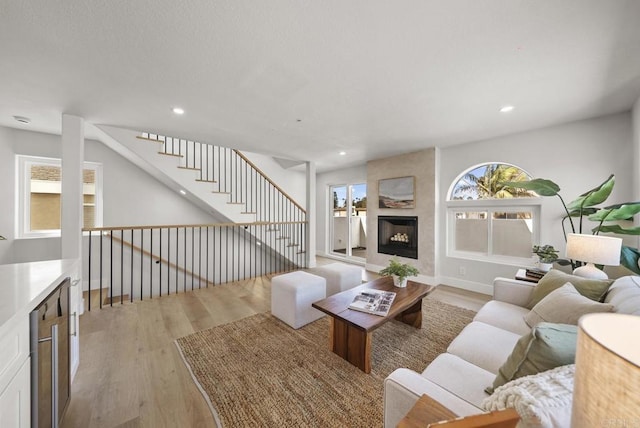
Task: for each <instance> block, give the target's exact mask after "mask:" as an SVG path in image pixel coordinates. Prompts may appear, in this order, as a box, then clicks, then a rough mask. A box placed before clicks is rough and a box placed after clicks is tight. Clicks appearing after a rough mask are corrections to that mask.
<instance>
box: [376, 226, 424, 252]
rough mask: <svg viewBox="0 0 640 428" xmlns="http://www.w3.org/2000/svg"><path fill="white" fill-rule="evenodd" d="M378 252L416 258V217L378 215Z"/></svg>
mask: <svg viewBox="0 0 640 428" xmlns="http://www.w3.org/2000/svg"><path fill="white" fill-rule="evenodd" d="M378 253H381V254H391V255H394V256H400V257H407V258H410V259H417V258H418V217H403V216H378Z"/></svg>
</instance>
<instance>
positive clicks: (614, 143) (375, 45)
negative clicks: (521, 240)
mask: <svg viewBox="0 0 640 428" xmlns="http://www.w3.org/2000/svg"><path fill="white" fill-rule="evenodd" d="M271 6H272V7H267V6H266V5H264V6H257V5H253V4H251V3H250V2H246V3H243V2H240V3H228V2H212V3H211V4H209V5H197V6H196V5H182V4H174V3H173V2H169V1H164V0H163V1H160V2H158V3H157V4H154V5H153V6H150V7H148V8H145V7H143V6H141V5H127V6H126V7H124V6H121V7H118V6H114V5H92V7H91V8H87V7H86V6H84V5H82V4H80V3H78V2H72V3H69V4H64V5H62V4H58V3H54V2H44V1H38V2H35V3H34V2H32V3H31V4H29V5H22V4H20V5H18V4H12V5H8V6H7V8H6V14H5V13H3V16H2V17H0V23H1V24H2V25H1V27H2V29H0V35H1V37H0V40H1V41H0V46H2V51H3V52H5V55H4V56H5V57H6V64H7V65H6V67H5V68H4V70H3V72H2V78H1V79H0V88H2V90H1V91H0V92H2V93H3V97H2V100H0V180H1V182H2V183H3V184H2V185H1V186H0V199H1V200H3V201H4V203H3V204H2V206H1V207H0V235H1V236H2V237H3V238H4V239H2V240H0V265H8V264H14V263H22V262H37V261H43V260H53V259H59V258H61V257H62V254H63V253H64V252H63V251H62V250H61V239H60V237H59V236H57V237H38V238H33V237H25V236H23V235H20V230H19V229H20V227H19V223H20V221H21V218H22V217H23V216H24V213H23V212H21V211H20V207H19V206H20V195H21V193H20V192H19V190H18V187H19V181H20V178H19V175H20V173H19V166H18V161H17V156H18V157H19V156H27V157H38V158H48V159H53V158H57V159H61V158H62V159H63V162H64V156H63V155H62V152H63V149H62V144H61V135H62V134H63V132H62V128H61V122H62V120H61V118H62V116H63V114H67V115H72V116H74V117H79V118H82V119H83V121H84V124H85V125H86V140H85V141H83V144H84V148H83V149H84V155H85V156H84V160H86V161H88V162H94V163H98V164H101V168H102V173H101V174H102V176H101V177H102V178H103V189H102V191H103V194H102V203H103V208H102V212H101V220H102V221H101V222H100V224H99V225H100V226H111V227H114V228H115V229H117V228H118V227H124V226H127V227H128V226H132V227H136V226H142V225H208V224H219V223H224V222H225V219H224V218H223V216H220V215H218V214H217V213H216V212H214V211H213V210H204V209H202V208H201V206H199V205H198V204H196V203H194V202H193V200H191V199H189V198H188V197H184V195H182V194H180V193H178V192H177V191H176V189H173V188H171V187H169V186H167V185H165V184H164V183H163V182H161V181H160V180H158V179H156V178H155V177H153V176H152V175H151V174H149V173H148V172H146V171H144V170H142V169H141V168H140V167H138V166H137V165H136V164H135V163H134V162H133V161H132V160H131V159H129V158H127V157H126V156H123V155H121V154H118V153H117V152H116V151H114V150H112V149H110V148H109V147H108V146H107V145H106V144H105V143H104V142H103V141H101V140H100V133H94V127H95V126H96V125H101V124H109V125H113V126H116V127H118V128H121V129H127V130H130V129H133V130H136V131H140V132H155V133H159V134H162V135H174V136H179V137H184V138H189V139H196V140H198V141H206V142H210V143H212V144H214V143H215V144H219V145H223V146H225V147H232V148H236V149H238V150H240V151H243V152H246V153H254V154H255V156H256V159H257V158H260V157H263V158H264V159H263V160H264V162H265V163H264V164H263V165H264V166H263V168H264V169H265V170H270V171H272V173H273V175H272V176H273V180H274V181H275V182H277V184H278V186H280V187H281V188H282V189H283V190H284V191H285V192H286V193H288V194H290V195H291V196H292V197H293V199H294V200H296V201H298V202H299V203H300V204H301V205H304V206H305V208H307V209H308V210H309V213H310V214H309V217H308V225H309V228H310V229H311V230H310V231H309V240H308V242H309V244H310V247H309V248H307V253H306V254H307V255H308V258H309V260H310V263H309V265H308V267H310V268H312V267H313V266H314V265H315V264H318V265H323V264H328V263H333V262H338V263H347V264H350V265H354V266H359V267H363V268H364V273H363V280H371V279H375V278H376V277H377V276H378V275H377V272H378V271H379V270H380V269H382V268H383V267H385V266H386V264H387V263H388V260H389V259H390V258H391V255H388V254H386V255H383V254H379V253H378V250H377V248H378V232H377V231H378V223H377V222H378V219H377V218H378V217H379V216H383V215H397V216H415V217H418V219H419V235H418V236H419V248H418V256H417V258H415V259H411V258H410V259H407V260H404V261H407V262H409V263H410V264H412V265H414V266H416V267H418V269H419V271H420V273H419V275H418V277H417V278H414V279H416V281H419V282H422V283H426V284H434V285H438V284H442V285H444V286H445V287H442V288H441V289H440V290H437V292H434V295H433V296H430V297H429V298H428V299H425V301H427V300H428V301H430V302H431V301H436V302H437V301H439V302H449V303H451V302H452V301H453V302H454V306H465V305H464V303H465V302H467V301H472V304H471V305H470V308H472V309H473V310H474V311H477V310H478V309H479V308H480V307H481V306H482V305H483V304H484V303H485V302H486V301H488V300H490V299H491V296H492V295H493V294H494V291H495V290H494V279H495V278H496V277H504V278H513V277H514V275H515V273H516V271H517V270H518V269H519V268H523V267H525V266H533V265H534V263H535V258H533V257H520V258H504V257H496V258H491V257H484V256H482V257H477V256H469V255H468V254H467V255H464V254H460V253H456V252H455V251H452V240H454V237H453V236H452V233H451V221H450V219H451V216H452V215H453V214H452V213H455V211H456V210H457V209H461V207H464V208H465V209H471V210H473V209H476V210H479V209H486V208H487V205H486V204H485V205H482V203H480V204H477V203H476V205H473V203H474V201H453V200H451V199H452V198H451V197H450V196H451V191H452V186H453V185H454V183H455V182H456V181H457V180H458V179H459V178H460V177H461V176H462V175H463V174H465V172H468V171H469V170H470V169H472V168H474V167H476V166H478V165H482V164H486V163H503V164H508V165H514V166H517V167H519V168H521V169H522V170H523V171H525V172H526V173H528V174H529V175H530V176H531V177H533V178H546V179H550V180H553V181H554V182H556V183H557V184H558V185H559V186H560V187H561V191H560V194H561V196H562V197H563V198H564V199H565V200H566V201H570V200H572V199H574V198H576V197H577V196H578V195H580V194H582V193H583V192H585V191H587V190H588V189H591V188H593V187H595V186H597V185H599V184H600V183H602V182H603V180H605V179H606V178H607V177H608V176H609V175H610V174H615V183H616V184H615V187H614V189H613V192H612V193H611V195H610V196H609V198H608V199H607V204H616V203H622V202H625V201H637V200H640V55H639V54H638V51H637V46H640V31H639V30H637V29H636V28H635V27H636V26H635V21H636V19H635V18H636V17H637V16H638V14H639V13H640V11H639V10H638V6H637V5H635V4H629V2H626V3H625V2H618V1H614V2H608V3H607V4H601V2H597V1H589V2H586V3H581V2H568V3H566V4H563V5H557V4H556V3H555V2H551V1H545V2H542V3H539V2H538V3H537V4H535V5H533V4H528V3H526V2H517V3H511V2H504V1H488V2H483V3H482V4H476V3H473V2H463V1H460V2H454V3H453V4H449V5H443V4H437V3H435V2H428V3H425V4H420V3H419V2H403V3H402V4H401V5H400V4H394V5H391V4H385V3H384V2H374V3H372V4H365V3H362V2H353V3H348V4H338V3H329V4H323V5H320V4H297V3H293V2H285V3H280V4H278V5H277V7H275V6H274V5H271ZM159 28H160V29H162V30H158V29H159ZM169 28H173V29H174V30H173V31H169V30H168V29H169ZM176 28H177V29H176ZM185 46H190V48H188V49H186V48H185ZM203 52H205V53H206V54H203ZM177 106H180V107H183V108H184V111H183V114H182V115H180V114H177V113H175V112H173V111H172V109H173V108H174V107H177ZM507 106H512V109H511V111H505V112H502V111H500V110H501V109H502V108H504V107H507ZM304 165H307V170H306V171H303V169H304ZM309 171H311V173H310V172H309ZM398 177H413V179H414V199H415V206H414V207H413V208H403V209H390V208H380V207H379V206H378V204H377V202H378V198H379V196H380V195H379V192H378V189H379V185H380V181H381V180H385V179H393V178H398ZM361 183H366V185H367V186H366V187H367V193H366V198H367V200H368V201H369V202H370V203H369V206H368V207H367V210H368V211H367V217H366V230H367V231H368V233H367V235H366V245H362V246H364V247H366V250H365V251H366V258H365V259H357V258H349V257H347V258H344V257H341V255H340V254H339V253H336V252H334V251H332V249H331V239H332V230H331V215H332V214H331V213H332V206H331V204H332V195H331V191H330V189H331V186H337V185H341V186H342V185H350V184H361ZM475 202H477V201H475ZM500 203H501V202H500ZM500 203H498V206H499V204H500ZM465 204H466V205H465ZM527 206H528V207H531V209H532V210H534V211H535V213H537V217H536V222H535V223H534V227H533V229H532V234H531V237H532V243H533V244H550V245H553V246H554V247H555V248H557V249H559V250H560V252H561V255H562V256H564V254H562V253H564V250H565V246H566V244H565V239H564V236H563V227H562V222H561V218H562V216H563V215H564V210H563V207H562V204H561V202H560V201H559V199H558V198H557V197H540V198H534V199H532V200H530V201H528V202H527ZM469 207H472V208H469ZM585 230H586V229H585ZM176 233H177V232H176ZM176 236H177V235H176ZM207 236H208V235H207ZM621 237H622V238H624V244H625V245H629V246H631V247H633V248H638V239H637V236H633V235H628V236H621ZM101 239H102V238H101ZM95 249H96V248H95V247H94V250H95ZM84 251H85V252H86V251H87V249H86V248H85V250H84ZM316 255H317V256H318V259H317V260H316V257H315V256H316ZM160 258H161V257H160ZM168 264H170V263H168ZM555 268H556V269H558V268H560V269H564V270H568V269H567V268H566V267H559V266H557V265H556V266H555ZM176 270H177V269H176ZM607 272H608V273H609V275H610V277H612V278H616V277H618V276H621V275H625V274H628V272H625V271H624V270H623V269H611V268H607ZM94 273H95V272H94ZM85 279H86V278H85ZM185 281H186V280H185ZM89 282H90V281H89ZM230 285H236V286H237V287H235V288H233V287H232V286H230ZM270 287H271V275H270V274H269V275H266V276H263V277H259V278H251V279H249V278H244V279H243V281H242V284H238V283H234V284H225V285H224V286H217V287H214V288H217V290H215V291H214V290H211V291H209V290H203V292H198V293H196V294H195V295H189V294H183V295H180V296H170V297H168V298H166V299H165V298H164V296H163V299H161V300H162V301H161V302H156V301H155V300H154V302H153V305H156V306H151V305H152V303H151V302H144V303H135V304H133V305H127V304H125V305H123V306H124V307H123V308H118V309H116V308H113V309H106V310H105V311H104V313H102V314H98V313H94V311H93V310H92V313H85V314H84V315H83V316H80V317H78V318H79V325H80V326H79V331H80V333H79V334H80V337H81V340H80V345H79V346H80V347H81V352H80V355H81V357H80V363H79V364H80V365H81V366H80V368H79V369H78V370H79V371H78V373H80V374H79V376H80V377H79V379H80V382H81V383H80V384H78V385H81V386H78V385H76V387H78V388H79V389H78V391H75V396H74V398H73V399H72V404H71V406H72V407H70V409H72V410H73V412H72V413H68V414H73V415H74V416H73V419H72V420H73V421H74V423H75V424H77V425H75V426H119V425H122V424H126V423H129V424H130V425H131V426H163V425H164V426H177V425H182V426H189V425H191V426H200V425H203V426H215V425H212V424H213V423H215V422H214V419H215V418H213V417H212V416H211V414H210V412H209V407H208V405H207V403H206V402H205V401H206V400H203V398H202V397H201V396H200V391H198V390H197V388H196V387H195V386H194V385H193V384H191V383H190V382H191V378H190V374H189V373H188V370H187V369H186V368H185V367H184V364H183V362H182V360H181V359H180V357H179V354H178V352H177V351H176V350H175V346H174V344H173V340H175V339H177V338H180V337H183V336H186V335H190V334H192V333H194V332H197V331H198V330H205V329H209V328H211V327H213V326H216V325H219V324H227V323H231V322H234V321H237V320H240V319H243V318H246V317H249V316H254V315H256V314H261V313H265V312H268V311H270V301H269V290H270ZM447 287H449V288H447ZM205 291H206V293H212V294H210V295H207V294H206V293H205ZM122 294H123V295H125V294H126V293H122ZM429 299H431V300H429ZM438 299H440V300H438ZM112 300H113V299H112ZM456 302H457V303H456ZM425 306H426V304H425ZM442 307H446V306H444V305H442ZM446 308H448V307H446ZM108 311H111V312H108ZM467 315H468V314H467ZM145 316H146V317H148V318H144V317H145ZM469 320H470V318H469V319H468V320H467V321H469ZM154 325H161V326H162V327H161V328H159V330H162V331H161V332H153V328H154ZM119 329H122V331H123V332H130V333H131V336H130V337H129V339H127V340H122V338H118V335H114V336H111V335H109V333H110V332H113V331H114V330H115V331H117V330H119ZM156 335H157V336H156ZM141 336H145V337H144V338H141ZM161 336H162V337H161ZM454 336H455V335H454ZM452 338H453V336H452V337H450V338H449V339H450V340H452ZM102 340H104V343H101V341H102ZM120 340H122V342H120ZM83 341H84V343H83ZM161 343H162V344H161ZM323 345H325V344H324V343H323ZM137 346H139V349H137V350H136V347H137ZM83 352H84V354H83ZM132 356H135V358H143V359H146V361H147V362H146V363H135V364H134V363H131V362H129V363H126V364H125V363H122V367H123V369H122V371H121V372H118V370H117V364H114V363H112V362H110V363H107V362H105V361H104V360H107V359H109V360H113V359H115V360H118V359H122V360H123V361H125V360H127V359H129V358H131V357H132ZM164 357H167V358H168V360H170V363H167V364H166V365H163V363H161V362H160V361H162V359H163V358H164ZM85 364H86V365H85ZM423 368H424V367H423ZM102 369H104V372H100V370H102ZM175 372H178V373H179V376H178V377H177V378H176V377H174V376H175V374H174V373H175ZM134 378H135V379H136V382H135V383H136V384H138V385H143V386H136V387H135V388H133V389H135V392H134V391H129V390H128V388H129V387H130V386H131V383H132V382H131V379H134ZM82 379H84V381H83V380H82ZM88 379H90V381H89V380H88ZM167 379H170V380H167ZM185 379H186V380H185ZM163 380H167V383H168V384H170V385H171V388H169V389H170V391H168V390H164V389H163V385H162V382H163ZM100 382H104V383H105V385H108V386H105V387H104V388H99V387H95V386H94V385H93V384H94V383H100ZM187 384H188V385H187ZM143 390H144V391H145V392H144V394H143V393H142V392H140V394H138V392H139V391H143ZM378 392H379V393H381V390H379V391H378ZM128 393H130V394H131V395H128ZM181 394H184V395H185V396H184V397H180V395H181ZM73 400H75V401H73ZM172 401H175V402H176V403H178V404H176V408H179V410H176V414H179V415H180V416H172V415H171V414H170V413H171V412H170V410H168V409H171V406H170V405H168V404H167V403H171V402H172ZM150 402H152V403H153V404H152V405H150V406H149V407H150V408H151V409H152V410H147V409H144V411H141V410H140V409H141V408H143V407H144V406H145V405H148V403H150ZM98 404H102V405H104V407H105V409H104V410H103V411H101V412H97V411H91V410H90V408H91V407H93V406H96V405H98ZM379 405H380V408H382V402H380V403H379ZM190 406H193V407H194V408H196V409H197V410H196V411H195V412H194V413H195V414H197V416H193V417H190V416H185V415H188V414H189V412H190V410H191V408H190ZM143 414H144V416H141V415H143ZM97 415H99V416H97ZM109 415H110V416H109ZM204 415H206V416H204ZM103 418H105V419H103ZM107 419H108V420H107ZM67 423H69V422H67Z"/></svg>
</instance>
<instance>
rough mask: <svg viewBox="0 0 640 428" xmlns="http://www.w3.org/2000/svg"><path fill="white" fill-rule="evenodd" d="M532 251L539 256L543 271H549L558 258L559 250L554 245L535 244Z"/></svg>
mask: <svg viewBox="0 0 640 428" xmlns="http://www.w3.org/2000/svg"><path fill="white" fill-rule="evenodd" d="M531 251H532V252H533V254H535V255H537V256H538V267H539V268H540V270H541V271H544V272H548V271H549V270H550V269H551V267H552V266H553V263H554V262H555V261H557V260H558V250H556V249H555V248H553V245H534V246H533V249H532V250H531Z"/></svg>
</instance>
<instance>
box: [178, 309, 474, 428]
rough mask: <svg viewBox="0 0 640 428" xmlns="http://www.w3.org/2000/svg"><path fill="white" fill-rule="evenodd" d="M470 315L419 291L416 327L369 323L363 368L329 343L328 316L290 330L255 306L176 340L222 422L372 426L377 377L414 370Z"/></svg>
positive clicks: (378, 405) (377, 404) (379, 386)
mask: <svg viewBox="0 0 640 428" xmlns="http://www.w3.org/2000/svg"><path fill="white" fill-rule="evenodd" d="M474 315H475V313H474V312H473V311H470V310H467V309H462V308H459V307H456V306H451V305H448V304H445V303H441V302H437V301H434V300H432V299H429V298H426V299H424V300H423V320H422V324H423V327H422V329H415V328H413V327H410V326H407V325H405V324H402V323H400V322H395V321H391V322H388V323H386V324H385V325H383V326H382V327H380V328H379V329H377V330H376V331H374V333H373V346H372V350H371V365H372V369H371V373H370V374H365V373H363V372H362V371H360V370H359V369H358V368H356V367H354V366H352V365H351V364H349V363H348V362H346V361H345V360H343V359H342V358H340V357H338V356H337V355H335V354H334V353H333V352H331V351H329V349H328V342H329V339H328V331H329V320H328V317H323V318H321V319H319V320H317V321H315V322H313V323H311V324H308V325H306V326H304V327H303V328H301V329H299V330H293V329H292V328H290V327H289V326H288V325H286V324H284V323H283V322H281V321H280V320H278V319H277V318H275V317H273V316H272V315H271V314H270V313H261V314H257V315H253V316H251V317H248V318H244V319H242V320H239V321H236V322H232V323H229V324H225V325H221V326H217V327H213V328H210V329H208V330H203V331H200V332H197V333H194V334H191V335H189V336H185V337H182V338H180V339H178V340H176V344H177V346H178V349H179V350H180V352H181V353H182V356H183V359H184V361H185V363H186V364H187V366H188V367H189V369H190V371H191V373H192V376H193V377H194V380H195V381H196V383H197V384H198V387H199V388H200V390H201V391H202V393H203V395H204V396H205V399H207V401H208V402H209V405H210V407H211V409H212V412H213V413H214V416H216V419H217V420H218V423H219V425H220V426H222V427H225V428H231V427H245V426H254V427H323V428H324V427H375V426H378V427H380V426H382V421H383V418H382V416H383V415H382V410H383V409H382V406H383V402H382V393H383V380H384V378H385V377H386V376H387V375H389V374H390V373H391V372H392V371H393V370H395V369H396V368H399V367H407V368H410V369H413V370H415V371H418V372H422V370H424V369H425V367H426V366H427V365H428V364H429V363H430V362H431V361H432V360H433V359H434V358H435V357H436V356H437V355H439V354H440V353H442V352H444V351H445V350H446V348H447V346H448V345H449V343H450V342H451V341H452V340H453V338H454V337H455V336H457V335H458V333H459V332H460V331H461V330H462V328H463V327H464V326H465V325H467V324H468V323H469V322H470V321H471V319H472V318H473V316H474Z"/></svg>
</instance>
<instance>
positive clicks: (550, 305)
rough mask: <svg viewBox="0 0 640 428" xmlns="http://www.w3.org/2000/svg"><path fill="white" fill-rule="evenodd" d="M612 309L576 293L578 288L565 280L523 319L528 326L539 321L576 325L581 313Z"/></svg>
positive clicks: (605, 304)
mask: <svg viewBox="0 0 640 428" xmlns="http://www.w3.org/2000/svg"><path fill="white" fill-rule="evenodd" d="M612 311H613V305H610V304H608V303H599V302H594V301H593V300H591V299H588V298H586V297H584V296H583V295H581V294H580V293H578V290H576V288H575V287H574V286H573V285H572V284H571V283H568V282H567V283H566V284H565V285H563V286H562V287H560V288H558V289H557V290H554V291H552V292H551V293H549V294H548V295H547V297H545V298H544V299H542V300H541V301H540V302H539V303H538V304H537V305H535V306H534V307H533V309H531V311H530V312H529V313H528V314H527V315H525V316H524V321H525V322H526V323H527V325H528V326H529V327H534V326H535V325H536V324H538V323H540V322H553V323H562V324H571V325H578V319H579V318H580V317H581V316H582V315H586V314H590V313H594V312H612Z"/></svg>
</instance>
